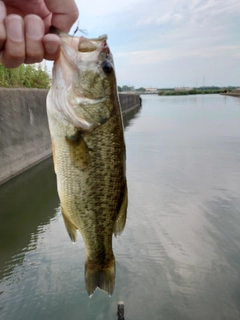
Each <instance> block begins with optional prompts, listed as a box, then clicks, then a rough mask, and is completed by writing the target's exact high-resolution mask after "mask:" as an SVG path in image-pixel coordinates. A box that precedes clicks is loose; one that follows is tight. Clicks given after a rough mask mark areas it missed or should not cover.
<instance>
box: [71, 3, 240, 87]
mask: <svg viewBox="0 0 240 320" xmlns="http://www.w3.org/2000/svg"><path fill="white" fill-rule="evenodd" d="M76 3H77V5H78V8H79V12H80V17H79V20H78V25H79V28H80V29H84V30H86V31H87V37H89V38H92V37H98V36H100V35H102V34H107V35H108V44H109V47H110V49H111V52H112V53H113V57H114V62H115V69H116V76H117V83H118V85H119V86H123V85H128V86H134V87H135V88H139V87H153V88H168V87H182V86H185V87H199V86H202V85H205V86H212V85H215V86H231V85H232V86H239V87H240V2H239V0H227V1H226V0H224V1H223V0H118V1H116V0H101V1H99V0H91V1H88V0H76ZM76 25H77V24H75V25H74V26H73V28H72V30H75V29H76Z"/></svg>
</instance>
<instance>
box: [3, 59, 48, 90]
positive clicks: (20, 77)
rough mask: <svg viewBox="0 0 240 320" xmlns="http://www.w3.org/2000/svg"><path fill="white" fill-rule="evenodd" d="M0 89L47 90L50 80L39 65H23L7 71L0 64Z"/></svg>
mask: <svg viewBox="0 0 240 320" xmlns="http://www.w3.org/2000/svg"><path fill="white" fill-rule="evenodd" d="M0 87H6V88H24V87H25V88H38V89H48V88H49V87H50V78H49V75H48V73H47V72H46V70H43V69H42V67H41V65H40V64H39V65H38V66H36V65H31V64H30V65H24V64H22V65H21V66H20V67H19V68H16V69H7V68H4V67H3V66H2V65H1V64H0Z"/></svg>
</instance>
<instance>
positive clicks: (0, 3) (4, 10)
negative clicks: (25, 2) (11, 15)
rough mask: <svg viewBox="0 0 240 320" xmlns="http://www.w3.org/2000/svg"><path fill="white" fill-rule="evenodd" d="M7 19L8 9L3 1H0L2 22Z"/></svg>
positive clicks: (0, 18)
mask: <svg viewBox="0 0 240 320" xmlns="http://www.w3.org/2000/svg"><path fill="white" fill-rule="evenodd" d="M5 17H6V8H5V5H4V3H3V2H2V1H0V20H4V19H5Z"/></svg>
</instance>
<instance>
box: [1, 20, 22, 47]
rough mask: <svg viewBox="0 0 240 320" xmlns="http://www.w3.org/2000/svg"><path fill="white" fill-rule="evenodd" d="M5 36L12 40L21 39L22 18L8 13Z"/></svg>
mask: <svg viewBox="0 0 240 320" xmlns="http://www.w3.org/2000/svg"><path fill="white" fill-rule="evenodd" d="M5 21H6V31H7V37H8V38H10V39H11V40H13V41H22V40H23V20H22V18H21V17H20V16H17V15H15V14H12V15H9V16H7V18H6V20H5Z"/></svg>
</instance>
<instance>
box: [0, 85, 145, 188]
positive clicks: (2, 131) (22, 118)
mask: <svg viewBox="0 0 240 320" xmlns="http://www.w3.org/2000/svg"><path fill="white" fill-rule="evenodd" d="M47 92H48V90H41V89H6V88H0V161H1V162H0V184H2V183H4V182H6V181H7V180H9V179H11V178H13V177H14V176H16V175H18V174H19V173H21V172H23V171H25V170H27V169H28V168H30V167H32V166H34V165H35V164H37V163H39V162H41V161H43V160H44V159H46V158H47V157H49V156H50V155H51V152H52V151H51V141H50V134H49V129H48V121H47V113H46V96H47ZM119 98H120V103H121V109H122V112H123V113H126V112H128V111H130V110H132V109H134V108H136V107H138V106H139V104H140V96H139V95H137V94H121V93H120V94H119Z"/></svg>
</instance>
